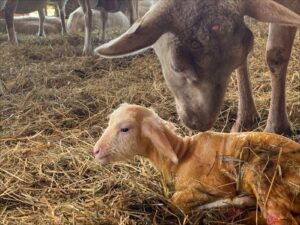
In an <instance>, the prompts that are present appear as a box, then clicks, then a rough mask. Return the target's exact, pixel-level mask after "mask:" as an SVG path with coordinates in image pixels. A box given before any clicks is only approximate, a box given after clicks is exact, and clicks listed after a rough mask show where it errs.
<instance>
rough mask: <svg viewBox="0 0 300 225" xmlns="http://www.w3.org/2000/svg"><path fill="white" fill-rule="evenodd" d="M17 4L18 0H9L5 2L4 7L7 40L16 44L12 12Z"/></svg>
mask: <svg viewBox="0 0 300 225" xmlns="http://www.w3.org/2000/svg"><path fill="white" fill-rule="evenodd" d="M17 4H18V0H10V1H8V2H7V3H6V5H5V8H4V14H5V22H6V30H7V34H8V41H9V42H10V43H11V44H13V45H17V44H18V39H17V35H16V32H15V26H14V12H15V11H16V8H17Z"/></svg>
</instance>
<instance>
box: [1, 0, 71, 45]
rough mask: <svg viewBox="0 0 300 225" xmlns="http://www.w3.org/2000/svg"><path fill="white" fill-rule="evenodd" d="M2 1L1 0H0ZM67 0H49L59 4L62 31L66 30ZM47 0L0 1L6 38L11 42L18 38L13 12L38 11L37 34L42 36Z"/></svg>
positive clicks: (16, 40)
mask: <svg viewBox="0 0 300 225" xmlns="http://www.w3.org/2000/svg"><path fill="white" fill-rule="evenodd" d="M2 1H3V0H2ZM67 1H68V0H51V2H54V3H57V4H58V6H59V14H60V17H61V25H62V33H65V32H66V26H65V13H64V11H65V5H66V3H67ZM47 3H48V0H39V1H36V0H10V1H7V2H5V1H4V2H3V3H1V2H0V6H1V5H2V6H4V12H5V20H6V27H7V33H8V40H9V42H10V43H12V44H18V39H17V36H16V32H15V27H14V13H15V12H17V13H30V12H33V11H38V13H39V19H40V23H39V31H38V35H39V36H44V35H45V31H44V22H45V7H46V6H47Z"/></svg>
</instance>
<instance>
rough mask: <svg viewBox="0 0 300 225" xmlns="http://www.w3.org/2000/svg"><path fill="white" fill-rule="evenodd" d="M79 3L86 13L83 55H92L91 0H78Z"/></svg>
mask: <svg viewBox="0 0 300 225" xmlns="http://www.w3.org/2000/svg"><path fill="white" fill-rule="evenodd" d="M78 3H79V5H80V6H81V8H82V11H83V13H84V23H85V26H84V31H85V34H84V46H83V55H92V53H93V47H92V16H93V14H92V9H91V5H90V1H89V0H78Z"/></svg>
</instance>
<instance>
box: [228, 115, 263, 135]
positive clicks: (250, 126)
mask: <svg viewBox="0 0 300 225" xmlns="http://www.w3.org/2000/svg"><path fill="white" fill-rule="evenodd" d="M249 118H250V119H249ZM259 121H260V117H259V116H258V115H257V116H254V117H248V118H245V119H239V118H238V119H237V120H236V121H235V123H234V124H233V126H232V128H231V132H243V131H252V130H254V129H256V128H257V127H258V125H259Z"/></svg>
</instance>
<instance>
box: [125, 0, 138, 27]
mask: <svg viewBox="0 0 300 225" xmlns="http://www.w3.org/2000/svg"><path fill="white" fill-rule="evenodd" d="M127 11H128V14H129V21H130V25H132V24H134V21H135V20H136V19H137V18H138V17H139V15H138V14H139V11H138V1H137V0H129V1H128V9H127Z"/></svg>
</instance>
